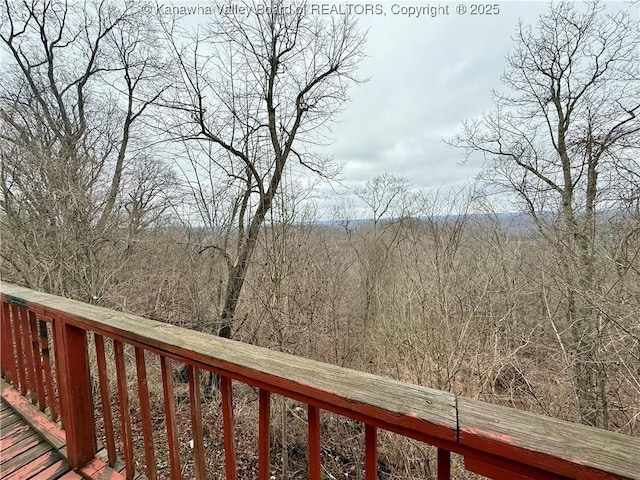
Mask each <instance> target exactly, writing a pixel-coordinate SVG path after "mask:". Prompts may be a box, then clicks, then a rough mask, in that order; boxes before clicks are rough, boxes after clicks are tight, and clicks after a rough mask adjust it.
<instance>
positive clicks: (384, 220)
mask: <svg viewBox="0 0 640 480" xmlns="http://www.w3.org/2000/svg"><path fill="white" fill-rule="evenodd" d="M355 194H356V196H357V197H358V198H359V199H360V201H361V202H362V203H363V204H364V205H365V209H366V210H365V212H366V213H365V215H366V217H367V218H366V220H365V222H364V224H363V225H360V226H359V228H358V227H357V226H356V227H353V226H350V225H349V222H348V221H347V222H346V223H345V224H344V226H345V228H346V229H347V232H348V233H349V234H350V235H351V234H353V233H355V235H356V237H358V239H359V240H360V241H359V242H356V243H354V244H353V245H354V248H355V250H356V254H357V256H358V259H359V260H360V264H361V267H362V271H363V285H362V292H363V294H364V324H365V327H367V326H370V325H372V324H373V323H375V322H376V321H377V319H378V315H379V312H380V309H381V301H382V294H383V291H384V289H385V285H384V275H385V273H386V272H388V270H389V269H390V268H391V266H392V263H393V262H392V259H393V255H394V248H395V247H396V246H397V243H398V240H399V237H400V232H401V228H402V224H403V222H404V221H405V220H406V219H407V218H408V217H409V216H410V215H411V209H412V203H413V198H412V195H411V192H410V183H409V181H408V180H407V179H406V178H404V177H400V176H397V175H392V174H389V173H383V174H382V175H377V176H375V177H373V178H372V179H370V180H367V182H366V183H365V184H364V186H362V187H361V188H357V189H356V190H355ZM369 219H371V224H369V222H368V220H369Z"/></svg>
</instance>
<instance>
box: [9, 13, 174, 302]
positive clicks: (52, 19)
mask: <svg viewBox="0 0 640 480" xmlns="http://www.w3.org/2000/svg"><path fill="white" fill-rule="evenodd" d="M1 15H2V17H1V25H0V39H1V40H2V47H3V50H4V52H5V53H6V55H7V59H8V61H7V62H5V64H4V65H3V66H2V73H3V82H2V86H1V87H0V118H1V119H2V133H1V134H0V142H1V143H0V155H1V157H2V170H1V176H2V199H1V205H0V207H1V209H2V214H3V217H2V224H3V225H2V226H3V231H4V232H5V241H4V242H3V251H2V255H3V259H4V260H5V261H6V262H8V263H9V264H10V265H11V266H12V268H13V271H14V272H16V273H17V274H18V276H19V279H20V281H22V282H25V283H27V284H29V285H31V286H33V287H38V288H45V289H47V290H48V291H51V292H55V293H58V294H65V295H68V296H71V297H76V298H82V299H84V300H88V301H93V300H96V299H97V298H99V297H100V294H101V290H102V289H103V288H104V285H105V282H106V281H107V278H108V274H107V273H106V272H104V267H105V261H106V260H105V259H106V258H107V257H109V256H110V255H111V254H112V253H114V252H115V251H120V250H121V248H120V246H119V245H118V243H119V241H118V240H117V239H118V237H119V236H120V233H122V232H121V231H127V230H128V228H127V223H128V222H129V221H130V222H129V224H128V227H129V229H133V230H139V229H140V228H142V227H144V226H145V224H147V223H148V221H149V216H148V215H147V213H150V212H151V211H152V210H153V211H155V213H156V214H157V212H158V211H159V210H158V209H160V210H161V209H162V208H163V207H161V206H160V204H161V203H162V202H163V201H164V199H163V197H164V191H163V190H164V188H160V185H164V186H165V187H166V186H167V184H168V183H171V181H170V172H169V171H168V170H167V169H166V168H165V169H162V170H158V169H155V170H154V171H153V172H151V173H150V174H149V175H147V173H149V169H148V168H146V167H148V166H150V165H151V164H153V163H155V162H156V160H155V159H153V157H152V152H151V151H150V150H149V148H148V144H149V142H148V138H149V137H148V136H147V137H146V138H145V135H144V134H143V130H144V128H143V124H142V122H141V120H142V119H143V118H144V115H145V114H146V113H147V110H148V107H149V106H150V105H151V104H152V103H153V102H154V101H155V100H156V99H157V98H158V96H159V95H160V93H161V92H162V91H163V90H164V89H165V88H166V85H165V84H163V83H162V80H161V77H160V76H159V74H160V73H161V72H165V71H166V68H165V65H163V64H162V62H161V55H160V54H159V53H158V51H157V50H156V45H157V42H156V38H155V31H154V28H155V27H154V24H153V22H151V21H150V20H149V19H148V18H147V17H146V16H145V15H144V12H143V10H142V9H141V8H140V5H138V6H135V7H134V6H133V4H128V5H121V6H118V5H116V4H114V3H113V2H109V1H106V0H102V1H92V2H86V3H85V4H79V3H75V2H70V3H67V2H58V1H50V0H44V1H31V2H29V1H24V2H10V1H8V0H6V1H5V2H4V6H3V9H2V13H1ZM125 243H126V242H125ZM5 248H8V249H9V250H5ZM120 262H122V259H120Z"/></svg>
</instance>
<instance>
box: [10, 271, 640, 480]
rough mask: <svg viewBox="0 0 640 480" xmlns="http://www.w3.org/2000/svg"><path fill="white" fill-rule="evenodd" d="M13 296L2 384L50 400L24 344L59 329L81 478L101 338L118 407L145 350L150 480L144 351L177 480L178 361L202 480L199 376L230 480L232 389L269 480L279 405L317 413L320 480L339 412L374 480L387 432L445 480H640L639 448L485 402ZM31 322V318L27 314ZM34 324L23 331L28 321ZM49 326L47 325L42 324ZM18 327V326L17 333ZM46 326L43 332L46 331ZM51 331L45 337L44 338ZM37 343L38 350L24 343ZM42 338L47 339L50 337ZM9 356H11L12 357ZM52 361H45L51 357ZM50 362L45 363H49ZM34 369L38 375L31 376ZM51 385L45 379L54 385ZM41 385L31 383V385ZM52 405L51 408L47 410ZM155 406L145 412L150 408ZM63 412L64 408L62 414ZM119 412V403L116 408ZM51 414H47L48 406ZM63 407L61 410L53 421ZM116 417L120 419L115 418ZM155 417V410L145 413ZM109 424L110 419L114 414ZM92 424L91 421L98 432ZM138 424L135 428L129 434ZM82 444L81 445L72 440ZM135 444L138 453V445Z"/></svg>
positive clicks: (67, 412)
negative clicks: (212, 379) (220, 422)
mask: <svg viewBox="0 0 640 480" xmlns="http://www.w3.org/2000/svg"><path fill="white" fill-rule="evenodd" d="M0 291H1V293H2V303H3V308H2V317H3V318H2V334H3V337H4V339H3V343H2V347H3V351H4V353H3V354H2V356H1V359H2V374H3V376H5V378H8V379H9V380H10V381H12V382H13V383H14V385H16V386H17V387H19V388H21V389H22V393H23V394H26V393H27V391H30V392H31V393H32V398H34V401H35V400H37V399H40V401H45V403H46V399H47V398H51V397H50V396H49V395H44V394H43V393H42V392H43V391H44V390H46V388H45V386H44V383H43V382H44V380H42V381H37V379H36V377H37V376H38V374H37V373H28V372H30V371H31V372H35V371H42V370H43V369H44V367H42V368H40V367H37V368H36V367H35V365H36V363H37V361H35V360H34V361H30V362H28V363H29V365H30V366H31V367H29V366H25V365H23V364H22V363H21V362H20V360H21V359H18V358H16V357H17V356H18V355H19V354H22V353H21V352H22V350H20V351H19V349H23V347H24V346H25V345H27V344H28V343H31V344H32V345H33V347H31V348H32V353H31V356H30V358H35V357H36V356H37V355H36V354H35V353H34V352H35V351H36V350H37V345H40V347H43V344H42V341H40V343H38V340H37V339H36V336H35V333H36V331H37V324H34V323H33V322H35V321H36V320H35V319H38V320H39V321H41V322H43V321H45V320H46V321H50V322H53V325H54V329H53V331H54V333H55V347H56V359H57V365H56V369H55V370H56V373H57V386H58V390H59V395H60V406H61V408H62V415H63V425H64V428H65V430H66V432H67V448H68V451H69V457H70V464H71V465H72V466H74V467H80V466H82V465H83V464H84V463H86V462H87V461H88V457H91V456H93V455H95V453H96V451H95V450H96V447H95V444H96V440H95V438H96V432H95V424H94V422H93V405H92V399H91V379H90V374H89V366H88V357H87V334H86V333H85V332H91V333H93V334H94V338H95V339H96V341H95V345H96V354H97V360H98V377H99V380H100V381H99V383H100V389H101V393H102V397H103V404H104V398H105V395H106V388H107V385H108V383H107V382H108V380H107V378H106V374H105V367H104V355H105V353H104V340H103V339H104V338H109V339H112V341H113V344H114V351H115V360H116V362H115V363H116V370H117V373H118V396H119V404H120V405H121V406H122V405H125V406H126V405H127V404H128V397H127V385H126V373H125V372H124V368H125V367H124V361H123V354H122V346H123V344H129V345H133V347H134V348H135V351H136V370H137V377H138V387H139V395H140V399H141V402H140V404H141V410H142V412H141V417H142V419H141V422H142V427H143V428H142V430H143V432H144V436H145V445H151V447H150V449H149V448H146V449H145V450H146V451H145V455H146V459H147V471H146V473H147V477H148V478H155V476H156V471H155V458H154V452H153V442H152V441H151V442H149V441H148V440H149V439H148V438H147V437H148V436H149V435H152V432H151V427H150V420H149V419H148V418H147V417H148V409H149V407H148V392H146V388H147V387H146V370H145V357H144V352H145V351H151V352H154V353H156V354H157V355H159V356H160V361H161V366H162V378H163V389H164V408H165V416H166V420H167V438H168V443H169V457H170V463H171V473H172V478H180V467H179V461H180V460H179V456H178V453H177V436H176V431H175V411H174V410H173V409H174V406H173V403H174V402H173V399H174V397H173V385H172V380H171V373H170V364H169V362H170V361H178V362H182V363H184V364H186V365H187V366H188V371H189V385H190V398H191V402H190V403H191V414H192V429H194V431H195V432H196V433H195V434H194V452H195V453H194V456H195V468H196V475H197V478H204V477H205V466H204V460H203V457H204V448H203V445H202V434H201V432H200V433H197V432H198V431H199V430H201V416H200V402H199V398H200V392H199V382H198V381H197V378H198V377H197V374H198V371H199V370H200V369H204V370H209V371H214V372H216V373H218V374H219V375H220V376H221V393H222V410H223V414H224V415H223V418H224V431H225V433H224V435H225V458H226V473H227V478H235V475H236V472H235V452H234V442H233V435H232V433H231V432H233V412H232V403H231V395H232V392H231V379H233V380H236V381H240V382H243V383H246V384H249V385H252V386H254V387H258V388H259V389H260V397H259V398H260V401H259V415H260V422H259V446H258V452H259V478H261V479H266V478H269V421H268V419H269V405H270V403H269V400H270V395H271V394H278V395H283V396H286V397H289V398H292V399H295V400H298V401H301V402H303V403H306V404H307V405H308V418H309V421H308V425H309V453H308V455H309V478H311V479H319V478H320V428H319V411H320V410H321V409H322V410H329V411H333V412H335V413H338V414H340V415H343V416H346V417H349V418H352V419H356V420H359V421H362V422H364V424H365V425H366V428H365V467H366V478H367V479H374V478H377V472H376V471H375V467H376V463H377V462H376V431H377V430H376V429H378V428H382V429H385V430H389V431H392V432H396V433H398V434H401V435H404V436H407V437H410V438H414V439H417V440H420V441H423V442H426V443H428V444H431V445H434V446H436V447H437V448H438V478H439V479H441V478H449V452H455V453H457V454H460V455H462V456H464V459H465V467H466V468H467V469H468V470H470V471H474V472H477V473H480V474H482V475H485V476H489V477H492V478H511V479H513V478H578V479H593V478H596V479H605V478H610V479H613V478H630V479H633V478H635V479H638V478H640V438H636V437H630V436H626V435H622V434H618V433H613V432H608V431H605V430H600V429H596V428H591V427H587V426H584V425H579V424H573V423H570V422H565V421H561V420H557V419H553V418H549V417H545V416H541V415H537V414H533V413H527V412H522V411H518V410H516V409H512V408H506V407H501V406H497V405H493V404H489V403H486V402H481V401H476V400H470V399H465V398H460V397H456V396H454V395H452V394H450V393H446V392H442V391H438V390H433V389H430V388H425V387H421V386H416V385H410V384H406V383H402V382H398V381H395V380H391V379H387V378H383V377H379V376H375V375H370V374H367V373H362V372H357V371H354V370H349V369H346V368H341V367H338V366H334V365H330V364H325V363H321V362H316V361H313V360H309V359H305V358H301V357H295V356H292V355H288V354H284V353H280V352H276V351H272V350H268V349H265V348H260V347H256V346H252V345H248V344H244V343H240V342H235V341H232V340H227V339H222V338H219V337H215V336H212V335H209V334H204V333H200V332H196V331H193V330H188V329H184V328H180V327H176V326H173V325H169V324H165V323H160V322H156V321H152V320H148V319H144V318H141V317H138V316H134V315H130V314H126V313H120V312H116V311H114V310H109V309H106V308H101V307H96V306H92V305H88V304H84V303H81V302H77V301H73V300H69V299H65V298H61V297H57V296H53V295H49V294H45V293H40V292H36V291H34V290H30V289H27V288H23V287H18V286H15V285H12V284H7V283H0ZM20 312H22V313H20ZM22 318H25V319H26V318H31V319H32V323H31V326H30V327H29V326H28V325H27V323H28V322H26V321H24V322H23V323H22V326H20V327H19V328H18V327H16V325H17V323H16V321H18V320H19V319H22ZM43 319H44V320H43ZM12 322H13V323H12ZM36 323H37V322H36ZM41 328H42V327H41ZM20 332H22V333H27V334H28V333H29V332H31V337H30V338H31V340H29V341H25V340H21V339H20V334H21V333H20ZM41 337H42V336H41ZM9 350H10V353H8V351H9ZM43 351H44V350H43ZM40 363H42V364H44V363H43V361H42V358H40ZM21 368H22V369H23V370H24V369H26V372H27V374H24V373H20V369H21ZM45 376H46V372H45V375H40V377H39V378H44V377H45ZM29 378H31V380H30V379H29ZM43 397H44V400H42V399H43ZM145 397H146V403H145ZM52 405H54V408H55V402H53V403H52ZM107 405H108V402H107ZM41 408H44V406H43V404H42V403H41ZM54 408H52V409H51V410H52V411H53V410H54ZM107 410H109V413H108V414H107V415H108V416H109V417H110V415H111V414H110V408H108V409H107ZM121 410H122V412H121V413H122V416H123V422H124V425H123V427H124V428H123V430H124V432H123V442H124V444H125V445H124V452H125V453H124V457H125V459H124V460H125V463H126V465H127V476H128V477H129V478H131V477H132V476H133V457H132V447H131V445H130V444H131V426H130V419H128V418H127V415H128V413H127V411H128V408H124V409H121ZM144 410H147V412H145V411H144ZM105 413H106V411H105ZM87 420H89V421H87ZM104 423H105V431H106V432H107V434H106V437H107V444H108V445H107V449H108V450H109V459H110V462H111V463H113V462H114V461H115V447H114V446H113V444H112V442H113V432H111V438H109V437H110V434H109V429H110V428H112V426H110V425H109V424H110V423H111V419H110V418H108V419H106V420H105V422H104ZM127 424H128V426H127ZM70 437H72V438H70ZM127 443H128V444H129V445H127Z"/></svg>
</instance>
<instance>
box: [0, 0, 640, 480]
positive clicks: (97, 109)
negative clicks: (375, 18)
mask: <svg viewBox="0 0 640 480" xmlns="http://www.w3.org/2000/svg"><path fill="white" fill-rule="evenodd" d="M272 3H273V4H276V5H280V4H281V2H280V0H273V1H272ZM145 5H146V4H144V3H139V4H138V3H122V4H120V3H117V2H111V1H106V0H102V1H100V0H95V1H91V2H86V3H85V4H81V3H76V2H69V3H68V4H67V3H64V2H58V1H34V2H12V1H8V0H6V1H5V3H4V5H3V7H2V13H1V17H0V18H1V24H0V38H1V39H2V47H1V48H2V52H3V53H2V54H3V58H5V59H6V60H7V61H6V62H5V63H4V64H3V65H2V66H1V69H2V78H3V81H2V84H1V85H0V116H1V119H2V128H1V130H0V160H1V162H2V165H1V168H0V175H1V176H2V195H1V196H0V222H1V229H2V230H1V234H2V244H1V250H0V255H1V262H2V263H1V273H2V278H3V280H6V281H10V282H15V283H18V284H22V285H25V286H28V287H31V288H35V289H40V290H43V291H47V292H50V293H54V294H58V295H64V296H67V297H70V298H75V299H79V300H82V301H85V302H91V303H95V304H99V305H103V306H108V307H110V308H114V309H118V310H122V311H127V312H132V313H136V314H139V315H143V316H147V317H149V318H153V319H156V320H161V321H166V322H171V323H174V324H177V325H182V326H185V327H188V328H195V329H199V330H203V331H207V332H212V333H216V334H219V335H222V336H224V337H229V338H233V339H235V340H239V341H244V342H249V343H253V344H257V345H261V346H265V347H269V348H273V349H277V350H281V351H285V352H288V353H292V354H296V355H302V356H305V357H309V358H314V359H318V360H322V361H326V362H331V363H335V364H338V365H342V366H347V367H350V368H355V369H358V370H364V371H368V372H372V373H377V374H381V375H385V376H389V377H393V378H396V379H400V380H403V381H407V382H412V383H417V384H421V385H426V386H430V387H434V388H438V389H442V390H446V391H450V392H455V393H457V394H460V395H464V396H468V397H474V398H480V399H483V400H487V401H490V402H495V403H500V404H505V405H509V406H514V407H517V408H521V409H525V410H530V411H535V412H538V413H543V414H546V415H550V416H553V417H558V418H562V419H566V420H572V421H577V422H582V423H585V424H589V425H593V426H597V427H600V428H606V429H610V430H614V431H619V432H622V433H626V434H630V435H640V164H639V162H638V154H639V153H640V152H639V150H640V119H639V114H640V103H639V99H640V74H639V67H638V66H639V58H638V56H639V55H640V53H639V52H640V41H639V37H638V21H637V19H634V18H631V17H630V16H629V14H628V13H624V12H620V13H614V14H611V13H609V12H608V11H606V9H605V8H604V6H603V5H602V4H599V3H591V4H589V5H588V6H587V7H584V8H582V7H578V6H576V5H575V4H573V3H556V4H553V5H551V6H550V7H549V8H548V10H547V11H546V13H544V14H543V15H542V16H541V18H540V19H538V20H537V21H531V22H529V19H527V21H523V22H522V23H521V24H520V25H518V26H517V30H516V35H515V38H514V43H513V48H512V50H511V54H510V55H509V56H508V58H507V59H506V63H505V71H504V74H503V77H502V82H501V84H500V85H496V90H495V93H494V98H493V101H494V109H493V110H491V111H489V112H487V113H486V114H485V115H484V116H482V117H481V118H472V119H469V120H468V121H466V122H465V123H464V124H463V125H461V126H460V130H459V134H458V135H456V136H455V137H454V138H449V139H445V141H446V142H447V143H449V144H450V145H452V147H454V148H452V150H451V152H452V155H457V156H458V157H459V158H460V159H463V158H464V157H465V156H474V155H476V156H478V155H479V156H482V157H483V158H484V169H483V172H482V174H481V176H480V178H478V179H476V180H474V182H473V183H469V185H467V186H466V187H463V188H458V189H454V188H442V189H440V190H439V191H437V192H434V191H433V190H419V189H416V188H414V187H413V185H412V184H411V182H410V181H409V180H407V179H406V178H403V177H401V176H398V175H395V174H393V173H392V168H389V171H390V173H386V174H383V175H378V176H373V177H372V178H370V179H369V181H367V182H366V183H365V184H363V185H361V186H360V187H359V188H357V189H355V190H354V191H353V192H352V193H353V198H355V199H357V207H353V206H349V204H348V203H343V204H342V207H340V208H335V209H334V211H333V212H332V214H331V215H330V217H328V216H327V214H326V213H325V212H323V213H321V212H320V210H319V209H318V208H317V207H318V206H317V204H315V203H314V200H313V197H312V196H311V195H310V194H309V193H310V190H311V189H312V187H311V188H310V187H309V185H308V184H307V183H305V182H301V181H297V180H296V179H297V178H299V177H301V175H306V177H305V178H313V180H312V181H319V182H332V179H333V178H334V177H335V175H336V172H337V168H336V167H337V166H338V165H336V164H333V163H331V162H329V161H327V160H326V159H324V158H322V157H321V156H320V155H319V154H317V151H319V150H318V149H316V147H317V146H318V145H319V144H322V143H323V141H324V139H325V138H326V135H330V126H331V122H332V121H334V120H335V119H336V114H337V113H338V112H339V111H340V110H341V109H343V108H345V107H346V105H347V101H348V98H349V91H350V89H357V88H358V84H359V83H360V81H361V80H362V79H361V78H360V77H359V76H358V66H359V64H360V61H361V60H362V58H363V57H364V56H365V55H366V41H365V40H366V35H365V33H364V31H362V29H361V28H360V27H359V25H358V23H357V21H356V19H355V18H351V17H348V16H347V17H329V16H325V17H317V16H312V15H309V14H307V13H306V12H305V11H304V10H302V9H300V10H286V11H285V10H284V9H277V8H274V9H272V10H271V11H270V13H268V14H255V15H248V16H246V15H245V16H237V15H234V14H233V12H232V11H228V12H223V11H222V10H220V11H219V13H218V14H217V15H214V16H212V18H211V19H210V22H209V23H207V24H206V25H201V26H200V28H198V29H191V28H188V27H187V26H185V25H184V23H181V22H180V20H179V19H177V18H169V17H167V16H164V17H159V18H155V17H153V16H150V15H149V14H148V12H149V9H145V8H144V7H145ZM337 161H339V159H337ZM494 192H499V193H500V194H501V195H503V196H504V195H508V197H509V199H510V200H511V202H512V203H511V205H513V208H512V213H510V214H504V213H499V208H498V207H497V206H496V205H494V204H493V203H492V199H493V198H495V196H494V195H492V194H493V193H494ZM345 205H346V206H345ZM363 212H364V213H363ZM278 408H279V409H280V410H279V411H280V413H281V415H282V416H281V419H282V421H281V422H280V423H279V427H278V429H277V433H278V435H279V437H278V438H279V440H278V442H279V445H280V447H281V448H282V453H281V455H280V457H279V462H280V464H279V465H280V467H279V468H280V470H279V472H280V474H281V475H282V478H289V477H288V474H287V472H288V471H289V470H290V468H291V467H290V464H291V465H293V464H295V454H294V452H295V448H294V447H295V445H296V444H297V442H298V441H299V438H298V437H297V436H299V435H300V432H297V431H296V430H295V428H294V427H293V426H292V423H291V422H290V421H287V418H289V417H290V416H291V412H293V411H294V410H293V407H292V406H291V405H289V404H288V403H287V402H286V401H284V400H283V401H282V402H281V404H279V405H278ZM341 428H347V427H345V426H340V425H337V424H336V426H335V428H334V430H333V432H334V433H335V434H336V435H335V437H332V439H331V442H334V443H335V449H336V451H340V449H346V448H350V447H349V446H348V445H346V446H345V445H342V444H341V443H340V442H341V440H340V429H341ZM382 440H383V442H384V441H385V440H384V439H382ZM381 455H382V456H383V457H384V459H385V461H387V462H389V463H396V464H400V465H403V467H404V468H403V471H405V472H406V478H415V477H419V476H425V478H426V476H428V475H430V474H431V473H432V471H431V470H430V467H429V462H428V461H427V462H426V463H424V462H422V463H421V462H420V461H417V460H416V459H419V458H421V457H423V456H425V455H426V456H427V459H428V453H425V452H424V451H421V450H420V447H419V446H416V445H415V444H408V445H399V444H397V443H394V441H392V440H389V441H388V442H387V443H386V444H384V447H381ZM290 456H291V458H289V457H290ZM402 478H405V477H402Z"/></svg>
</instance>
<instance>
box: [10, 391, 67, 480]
mask: <svg viewBox="0 0 640 480" xmlns="http://www.w3.org/2000/svg"><path fill="white" fill-rule="evenodd" d="M0 411H1V412H2V416H1V417H0V432H1V433H0V479H2V480H29V479H55V478H60V477H61V476H63V475H65V474H67V473H68V472H70V471H71V469H70V468H69V465H68V464H67V462H66V461H65V460H64V459H63V458H62V456H61V455H60V453H58V451H57V450H56V449H55V448H54V447H53V446H51V445H50V444H49V443H47V442H46V441H45V440H44V439H43V438H42V437H41V436H40V435H39V434H38V433H37V432H36V431H35V430H34V429H33V428H32V427H31V426H29V425H28V424H27V423H26V422H25V421H24V420H23V419H22V417H21V416H19V415H18V414H17V413H16V412H14V410H13V409H12V408H11V407H10V406H9V405H8V404H7V402H6V401H5V400H4V399H2V409H1V410H0Z"/></svg>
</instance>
